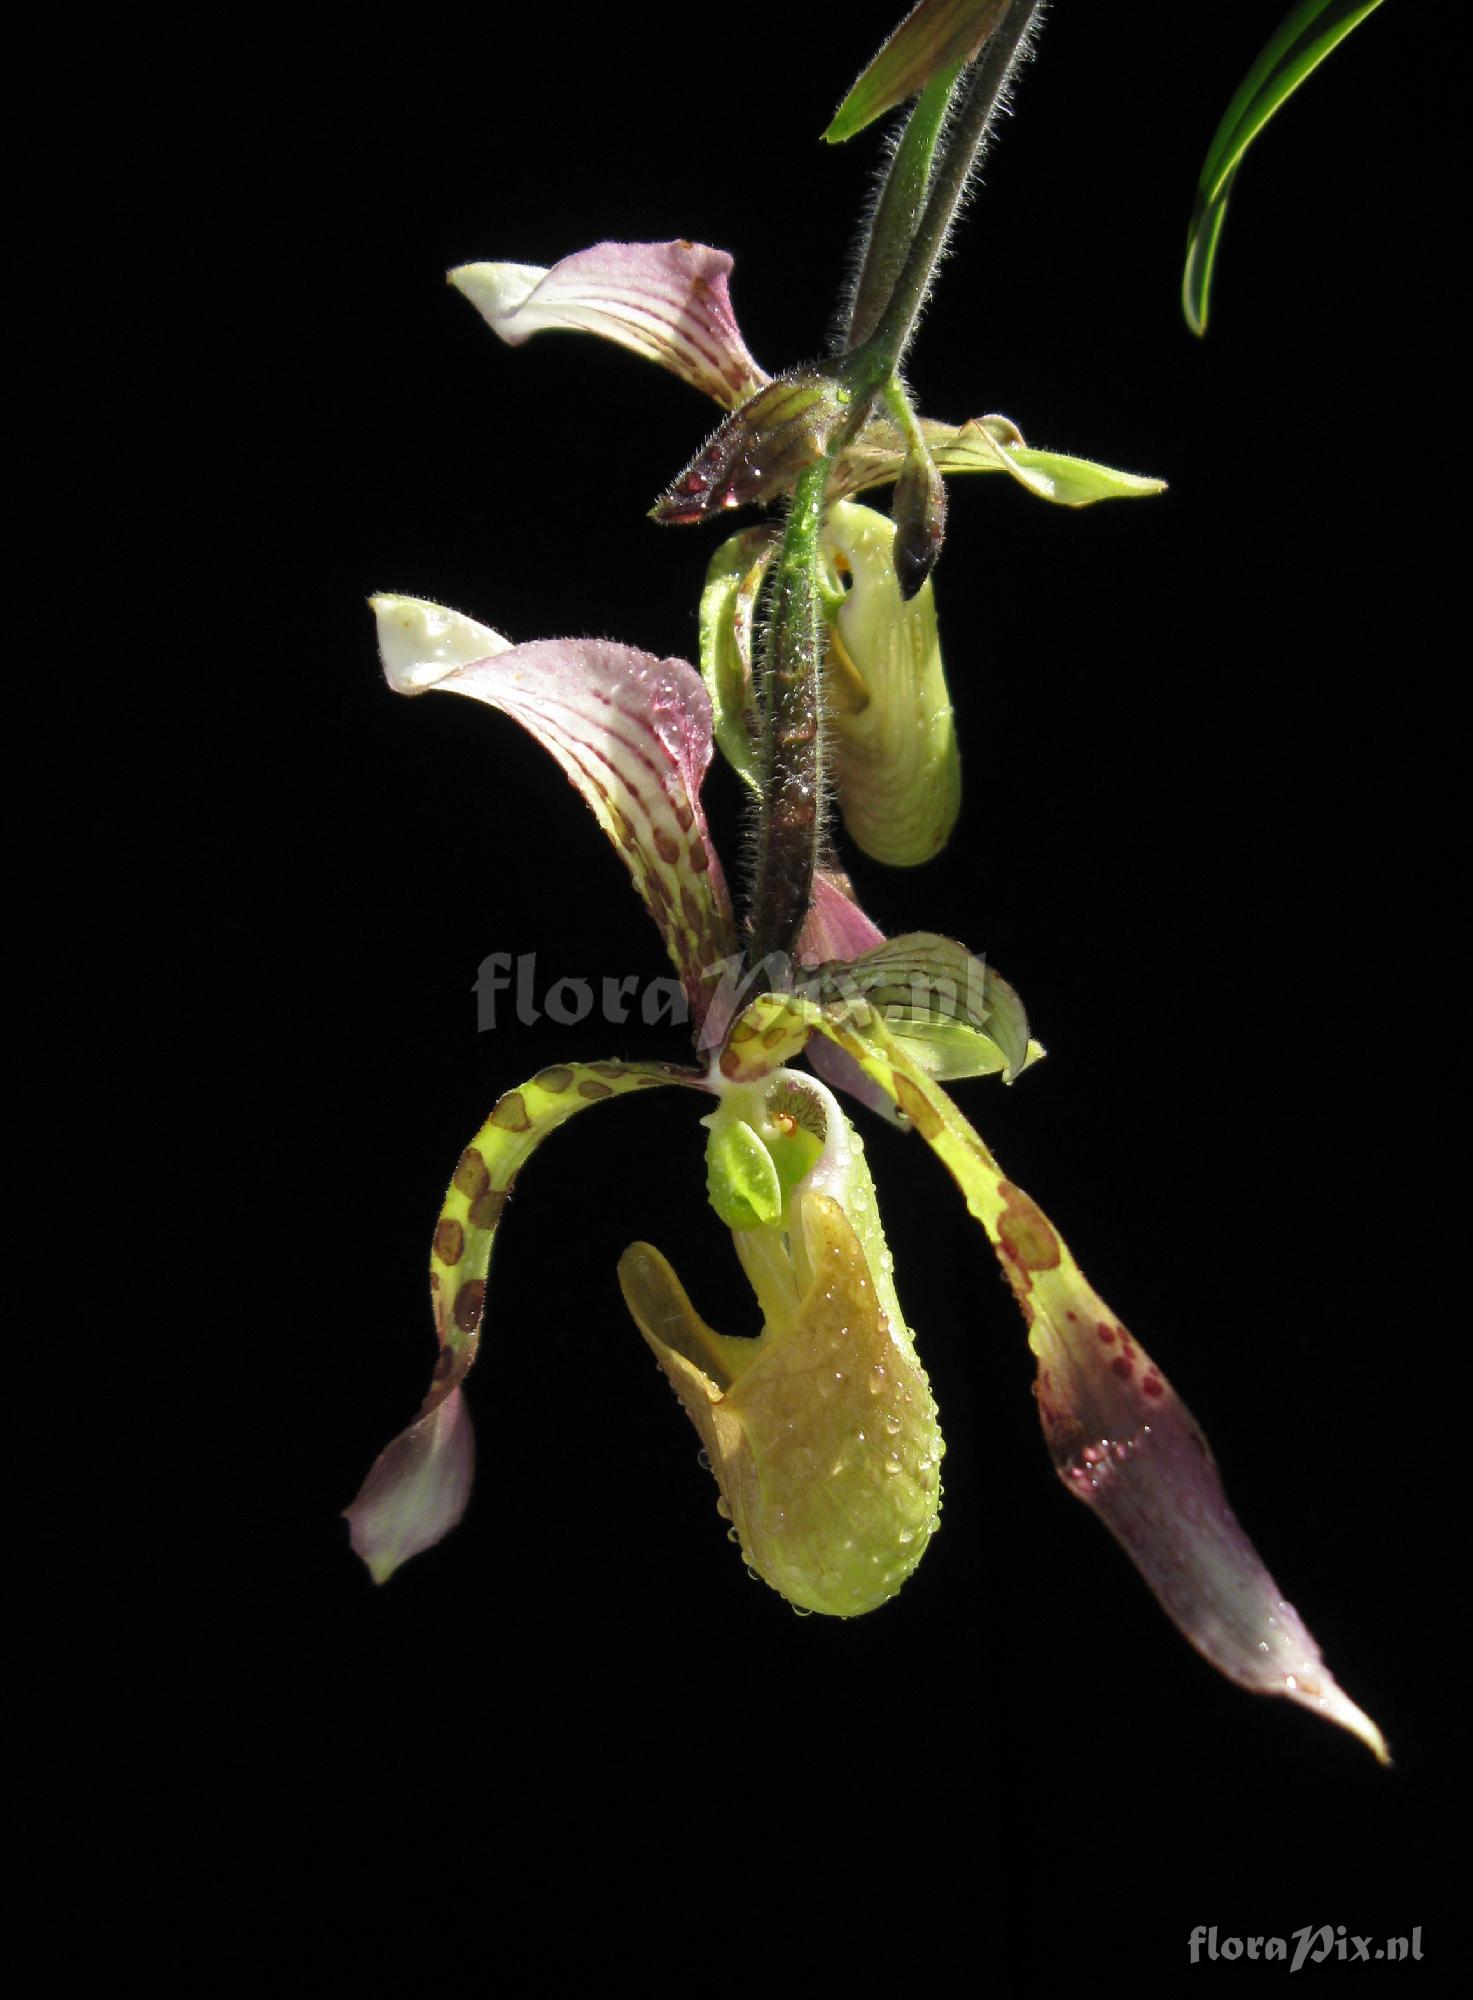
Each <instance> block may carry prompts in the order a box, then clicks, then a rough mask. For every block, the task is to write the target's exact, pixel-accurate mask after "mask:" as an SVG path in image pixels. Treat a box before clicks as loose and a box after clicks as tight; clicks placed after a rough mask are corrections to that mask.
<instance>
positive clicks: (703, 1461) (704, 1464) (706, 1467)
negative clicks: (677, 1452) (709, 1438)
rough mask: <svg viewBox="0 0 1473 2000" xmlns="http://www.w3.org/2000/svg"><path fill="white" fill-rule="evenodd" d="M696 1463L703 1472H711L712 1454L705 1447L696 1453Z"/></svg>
mask: <svg viewBox="0 0 1473 2000" xmlns="http://www.w3.org/2000/svg"><path fill="white" fill-rule="evenodd" d="M696 1464H697V1465H698V1466H699V1467H700V1468H701V1470H702V1472H709V1471H710V1470H711V1456H710V1453H709V1452H707V1451H706V1450H705V1449H704V1448H703V1449H702V1450H700V1451H698V1452H697V1453H696Z"/></svg>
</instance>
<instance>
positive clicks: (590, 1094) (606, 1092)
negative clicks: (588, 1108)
mask: <svg viewBox="0 0 1473 2000" xmlns="http://www.w3.org/2000/svg"><path fill="white" fill-rule="evenodd" d="M613 1094H614V1093H613V1091H612V1090H610V1089H609V1086H608V1085H607V1084H606V1083H595V1082H593V1080H592V1079H591V1078H590V1079H589V1080H587V1081H586V1082H583V1083H580V1084H579V1086H578V1095H579V1096H580V1097H586V1098H587V1099H588V1101H589V1103H590V1104H595V1103H597V1101H598V1099H599V1098H600V1097H612V1096H613Z"/></svg>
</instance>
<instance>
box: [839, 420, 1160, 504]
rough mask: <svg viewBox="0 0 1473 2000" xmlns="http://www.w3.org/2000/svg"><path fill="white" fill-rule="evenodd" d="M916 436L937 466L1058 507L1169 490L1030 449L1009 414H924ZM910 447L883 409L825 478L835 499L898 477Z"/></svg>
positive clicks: (1086, 462)
mask: <svg viewBox="0 0 1473 2000" xmlns="http://www.w3.org/2000/svg"><path fill="white" fill-rule="evenodd" d="M921 433H922V435H923V437H924V438H925V441H926V446H927V449H928V450H929V451H930V454H931V457H932V460H933V461H934V463H935V465H936V467H937V469H938V471H941V472H1006V473H1008V474H1009V475H1010V477H1012V478H1013V479H1015V480H1016V481H1017V482H1018V484H1019V485H1020V486H1025V487H1026V488H1027V489H1028V491H1029V492H1030V493H1032V494H1034V495H1035V496H1036V497H1037V498H1038V499H1040V500H1051V501H1053V502H1054V504H1055V505H1057V506H1060V507H1089V506H1092V505H1093V504H1094V503H1095V502H1096V501H1099V500H1139V499H1144V498H1146V497H1147V496H1149V495H1150V494H1152V493H1162V492H1164V491H1165V490H1166V482H1165V480H1164V479H1149V478H1146V477H1144V476H1142V475H1141V474H1139V473H1135V472H1117V471H1115V470H1114V468H1113V467H1111V466H1108V465H1098V464H1096V463H1095V461H1094V460H1093V459H1088V458H1068V457H1065V456H1064V455H1063V454H1062V453H1060V452H1053V451H1035V450H1034V449H1033V447H1032V446H1031V445H1028V444H1025V443H1024V441H1023V434H1022V432H1021V431H1020V430H1019V429H1018V426H1017V425H1016V424H1015V423H1013V422H1012V421H1011V419H1010V418H1008V417H995V416H994V417H973V418H972V419H971V420H970V422H968V423H965V424H943V423H937V422H936V421H935V420H934V419H932V418H930V417H925V418H922V420H921ZM908 452H909V447H908V445H907V443H906V440H905V437H904V436H903V434H902V433H901V431H900V429H899V427H898V426H897V425H896V424H895V423H894V421H893V420H892V419H891V418H890V417H888V416H887V415H885V414H884V413H883V411H881V412H877V413H876V414H875V415H874V416H872V417H871V418H870V420H869V422H868V423H867V424H866V425H865V427H864V429H863V430H862V431H861V432H860V434H859V436H858V437H857V438H855V439H854V440H853V441H852V442H851V443H850V444H848V445H846V446H845V448H844V450H843V451H842V452H841V453H840V456H839V460H838V463H837V465H836V466H835V468H834V475H833V478H832V479H831V481H830V482H829V492H830V494H831V495H833V496H837V495H841V494H847V493H862V492H864V491H865V490H866V489H867V488H869V487H871V486H883V485H885V484H887V483H888V482H889V481H891V480H894V479H898V478H899V477H900V475H901V473H902V471H903V470H904V468H905V464H906V459H907V456H908Z"/></svg>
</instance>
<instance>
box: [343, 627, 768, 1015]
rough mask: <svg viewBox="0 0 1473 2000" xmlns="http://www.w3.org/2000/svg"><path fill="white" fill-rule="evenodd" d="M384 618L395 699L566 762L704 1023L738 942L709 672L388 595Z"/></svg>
mask: <svg viewBox="0 0 1473 2000" xmlns="http://www.w3.org/2000/svg"><path fill="white" fill-rule="evenodd" d="M373 609H374V611H375V613H376V614H377V618H378V630H379V648H380V652H381V654H382V656H383V663H384V672H385V674H386V675H387V676H388V680H389V685H390V686H391V687H393V688H394V689H395V690H396V692H398V693H400V694H422V693H424V692H425V690H426V689H436V690H439V691H441V692H443V693H446V694H461V695H469V696H470V697H472V699H474V700H476V701H483V702H485V703H486V704H487V705H488V706H489V707H491V708H497V709H500V710H501V711H502V713H503V714H505V715H509V716H511V717H512V719H513V720H514V721H516V722H519V723H520V724H521V725H522V727H523V728H524V729H526V730H527V731H528V732H529V733H530V734H531V735H533V736H535V737H536V739H537V741H538V742H539V743H540V744H541V745H542V747H543V749H544V750H547V751H550V752H551V754H552V755H553V756H554V757H555V758H556V759H557V761H558V763H559V764H560V765H561V766H562V768H563V770H564V771H565V772H566V773H567V775H568V777H569V778H570V779H571V780H572V782H573V783H574V784H575V785H576V786H577V788H578V790H579V791H580V792H581V793H582V794H583V797H584V799H585V800H586V801H587V803H588V804H589V806H591V807H592V809H593V812H594V814H595V816H596V818H597V819H598V822H599V824H600V825H601V826H602V827H603V829H604V831H605V832H606V833H607V834H608V836H609V838H610V839H611V840H612V841H613V842H614V845H615V846H616V847H617V848H618V850H619V852H620V854H621V856H622V858H623V860H624V864H625V866H626V867H627V868H628V870H629V872H630V874H631V876H632V877H633V878H634V885H635V887H636V888H637V889H638V891H639V893H640V895H641V896H642V897H643V899H644V903H645V907H646V909H648V911H649V913H650V915H651V916H652V917H653V918H654V920H655V922H656V924H658V926H659V928H660V932H661V935H662V936H663V937H664V940H665V947H666V949H667V950H668V952H669V953H670V956H671V958H672V960H673V961H674V963H675V967H676V969H677V971H678V972H679V974H680V977H681V982H682V984H683V985H684V987H685V991H686V994H687V996H688V998H689V1000H690V1004H691V1010H692V1013H693V1015H694V1018H695V1020H696V1021H697V1022H698V1023H699V1022H700V1020H701V1019H702V1018H703V1017H704V1014H705V1009H706V1004H707V999H708V996H709V992H710V990H711V988H712V987H713V985H714V983H715V980H716V977H717V976H718V974H717V973H716V972H714V971H713V968H719V967H720V965H721V964H722V963H723V961H725V960H726V959H728V958H729V957H730V956H731V955H732V953H733V952H734V950H735V936H736V933H735V927H734V925H733V922H732V914H731V902H730V898H729V897H728V894H727V889H726V881H725V878H724V877H723V875H722V872H721V863H720V861H719V860H718V859H717V857H716V852H715V850H714V848H713V847H712V845H711V841H710V836H709V834H708V833H707V830H706V820H705V815H704V814H703V812H702V811H701V781H702V779H703V778H704V776H705V773H706V769H707V766H708V765H709V764H710V761H711V703H710V700H709V698H708V697H707V694H706V690H705V688H704V687H703V686H702V685H701V679H700V676H699V674H697V673H696V671H695V669H694V668H693V667H690V666H687V665H686V663H685V661H684V660H657V659H655V658H654V657H653V655H652V654H649V653H641V652H638V651H636V650H635V648H634V647H632V646H618V645H614V644H613V643H612V642H611V641H608V640H603V639H546V640H540V641H537V642H535V643H534V644H531V645H527V646H512V645H510V643H509V642H508V641H507V640H505V639H503V638H501V637H500V635H499V634H497V633H495V632H492V631H491V630H490V629H489V628H488V627H487V626H484V625H478V624H477V623H476V622H475V620H474V619H470V618H464V617H462V616H461V615H460V613H458V612H454V611H447V610H445V609H444V608H443V606H441V605H437V604H426V603H424V602H423V601H422V600H421V599H419V598H415V597H376V598H374V600H373Z"/></svg>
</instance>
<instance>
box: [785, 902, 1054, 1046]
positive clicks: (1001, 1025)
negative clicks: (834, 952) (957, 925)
mask: <svg viewBox="0 0 1473 2000" xmlns="http://www.w3.org/2000/svg"><path fill="white" fill-rule="evenodd" d="M805 989H806V990H807V991H808V993H809V994H810V995H811V997H812V998H814V999H815V1000H816V1001H817V1002H818V1004H819V1006H820V1007H821V1008H823V1009H824V1010H826V1012H828V1013H829V1014H830V1015H831V1016H834V1017H836V1018H838V1017H842V1019H843V1020H844V1021H845V1022H846V1023H847V1024H849V1025H850V1026H853V1027H857V1028H861V1029H865V1030H867V1029H868V1028H869V1026H870V1024H871V1022H872V1021H873V1020H874V1019H876V1018H878V1019H879V1020H880V1021H882V1022H883V1023H884V1025H885V1028H886V1029H887V1031H888V1032H889V1034H890V1035H891V1036H892V1037H893V1038H894V1040H895V1041H896V1042H897V1043H898V1044H899V1046H900V1047H901V1048H902V1049H903V1050H904V1051H905V1053H906V1054H907V1055H908V1056H909V1057H910V1059H911V1060H912V1061H913V1062H914V1063H915V1064H916V1065H917V1067H918V1068H920V1069H921V1070H923V1071H924V1072H925V1074H926V1075H927V1076H930V1077H933V1078H959V1077H968V1076H992V1075H996V1074H997V1073H998V1072H999V1071H1000V1072H1001V1073H1002V1075H1003V1077H1004V1079H1005V1080H1006V1081H1008V1082H1011V1081H1012V1080H1013V1078H1014V1077H1015V1076H1017V1075H1019V1074H1020V1073H1021V1071H1023V1070H1024V1069H1025V1068H1027V1067H1028V1065H1029V1064H1030V1062H1034V1061H1037V1059H1038V1057H1039V1056H1040V1055H1041V1054H1042V1053H1043V1051H1042V1050H1041V1049H1040V1048H1039V1047H1038V1044H1037V1043H1032V1042H1030V1041H1029V1039H1028V1016H1027V1014H1026V1013H1025V1012H1024V1008H1023V1003H1022V1001H1021V1000H1020V999H1019V997H1018V994H1017V992H1016V991H1015V989H1014V988H1013V987H1012V986H1010V985H1009V984H1008V982H1007V980H1005V979H1004V978H1002V977H1001V975H1000V974H999V973H997V972H994V971H993V969H992V967H991V966H990V965H986V964H984V963H983V961H982V960H981V959H979V958H974V957H973V956H972V954H971V953H970V952H969V951H967V950H966V948H965V947H964V946H963V945H960V944H958V943H957V942H956V941H955V940H954V939H953V938H945V937H937V936H935V935H933V934H932V933H931V932H928V931H915V932H912V933H910V934H909V935H907V936H904V937H895V938H888V939H887V940H886V941H885V943H884V944H882V945H880V946H878V947H877V948H876V949H875V950H874V951H870V952H866V953H865V954H864V955H863V956H862V957H860V958H856V959H852V960H851V961H850V962H849V963H847V964H844V965H833V966H819V967H817V968H815V970H814V971H813V972H812V973H810V974H809V975H808V978H807V980H806V981H805Z"/></svg>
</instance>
